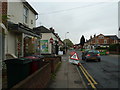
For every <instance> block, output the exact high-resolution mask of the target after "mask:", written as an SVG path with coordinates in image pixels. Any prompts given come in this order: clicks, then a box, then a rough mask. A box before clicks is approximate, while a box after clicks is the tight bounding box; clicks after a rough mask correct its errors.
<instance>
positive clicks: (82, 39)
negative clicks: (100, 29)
mask: <svg viewBox="0 0 120 90" xmlns="http://www.w3.org/2000/svg"><path fill="white" fill-rule="evenodd" d="M84 43H85V38H84V36H83V35H82V37H81V39H80V45H81V46H82V47H83V46H84Z"/></svg>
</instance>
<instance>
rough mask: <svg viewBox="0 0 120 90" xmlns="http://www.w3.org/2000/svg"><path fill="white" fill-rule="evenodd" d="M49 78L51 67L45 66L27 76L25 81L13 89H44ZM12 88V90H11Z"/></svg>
mask: <svg viewBox="0 0 120 90" xmlns="http://www.w3.org/2000/svg"><path fill="white" fill-rule="evenodd" d="M50 77H51V66H50V64H49V63H48V64H46V65H45V66H43V67H42V68H41V69H39V70H38V71H36V72H35V73H33V74H32V75H30V76H28V77H27V78H26V79H24V80H23V81H21V82H20V83H18V84H17V85H15V86H14V87H13V88H26V89H27V88H32V89H35V88H46V87H47V84H48V83H49V81H50ZM13 88H12V89H13Z"/></svg>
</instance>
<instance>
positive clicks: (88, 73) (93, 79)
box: [81, 64, 98, 84]
mask: <svg viewBox="0 0 120 90" xmlns="http://www.w3.org/2000/svg"><path fill="white" fill-rule="evenodd" d="M81 66H82V68H83V69H84V71H85V72H86V74H87V75H88V76H89V77H90V79H91V80H92V81H93V83H94V84H98V83H97V82H96V81H95V80H94V79H93V77H92V76H91V75H90V74H89V73H88V72H87V70H86V69H85V68H84V67H83V65H82V64H81Z"/></svg>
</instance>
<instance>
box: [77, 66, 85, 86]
mask: <svg viewBox="0 0 120 90" xmlns="http://www.w3.org/2000/svg"><path fill="white" fill-rule="evenodd" d="M76 68H77V66H76ZM77 71H78V74H79V76H80V78H81V80H82V83H83V85H84V88H87V86H86V84H85V82H84V80H83V78H82V76H81V74H80V71H79V70H78V68H77Z"/></svg>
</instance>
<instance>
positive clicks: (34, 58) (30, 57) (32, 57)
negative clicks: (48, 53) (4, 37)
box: [24, 56, 40, 61]
mask: <svg viewBox="0 0 120 90" xmlns="http://www.w3.org/2000/svg"><path fill="white" fill-rule="evenodd" d="M24 58H26V59H30V60H32V61H38V60H40V58H39V57H35V56H27V57H24Z"/></svg>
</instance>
